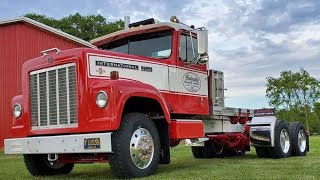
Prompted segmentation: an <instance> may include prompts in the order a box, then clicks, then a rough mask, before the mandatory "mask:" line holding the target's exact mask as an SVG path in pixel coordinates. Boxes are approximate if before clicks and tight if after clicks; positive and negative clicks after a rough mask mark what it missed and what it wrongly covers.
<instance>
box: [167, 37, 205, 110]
mask: <svg viewBox="0 0 320 180" xmlns="http://www.w3.org/2000/svg"><path fill="white" fill-rule="evenodd" d="M197 47H198V44H197V39H196V37H192V38H191V36H190V34H189V33H183V32H181V33H180V37H179V49H178V57H177V62H176V65H177V66H176V72H175V74H176V81H175V82H176V84H174V85H173V84H171V81H170V84H171V86H172V87H175V89H176V93H175V99H176V101H175V103H174V108H173V109H174V113H177V114H202V115H206V114H208V79H207V77H208V76H207V69H206V65H200V64H196V63H195V62H194V58H195V57H197V56H198V54H197V52H198V50H197ZM171 71H172V70H169V72H171ZM173 82H174V81H173Z"/></svg>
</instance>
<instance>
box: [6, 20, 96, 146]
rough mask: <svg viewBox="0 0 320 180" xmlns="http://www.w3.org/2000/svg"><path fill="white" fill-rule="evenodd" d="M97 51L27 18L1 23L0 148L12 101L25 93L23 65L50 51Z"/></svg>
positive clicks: (87, 43) (9, 116) (9, 122)
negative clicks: (54, 49) (23, 87)
mask: <svg viewBox="0 0 320 180" xmlns="http://www.w3.org/2000/svg"><path fill="white" fill-rule="evenodd" d="M54 47H56V48H59V49H60V50H66V49H71V48H77V47H91V48H95V46H93V45H92V44H90V43H89V42H87V41H83V40H81V39H79V38H76V37H74V36H72V35H70V34H67V33H64V32H62V31H60V30H57V29H54V28H52V27H49V26H47V25H44V24H42V23H39V22H37V21H34V20H31V19H29V18H26V17H20V18H17V19H12V20H7V21H1V22H0V148H1V147H3V140H4V139H5V138H6V137H8V135H9V134H8V133H9V128H10V127H11V123H12V122H11V114H12V107H11V99H12V97H14V96H16V95H19V94H21V68H22V64H23V63H24V62H25V61H27V60H29V59H32V58H35V57H38V56H40V52H41V51H43V50H46V49H50V48H54Z"/></svg>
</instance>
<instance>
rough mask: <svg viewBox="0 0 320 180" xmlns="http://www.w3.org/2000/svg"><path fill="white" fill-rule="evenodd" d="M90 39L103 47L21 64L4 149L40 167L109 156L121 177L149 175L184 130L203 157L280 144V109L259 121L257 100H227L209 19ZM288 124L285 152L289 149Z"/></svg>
mask: <svg viewBox="0 0 320 180" xmlns="http://www.w3.org/2000/svg"><path fill="white" fill-rule="evenodd" d="M91 43H92V44H94V45H95V46H96V47H97V48H96V49H89V48H77V49H71V50H66V51H60V50H59V49H57V48H53V49H49V50H45V51H43V52H41V55H42V56H40V57H38V58H35V59H32V60H29V61H27V62H26V63H25V64H24V65H23V72H22V73H23V74H22V77H23V81H22V95H19V96H16V97H14V98H13V100H12V107H13V117H12V128H11V138H10V139H6V140H5V153H6V154H23V155H24V159H25V162H26V167H27V169H28V170H29V172H30V173H31V174H32V175H35V176H38V175H55V174H66V173H70V172H71V170H72V168H73V165H74V163H88V162H89V163H92V162H109V163H110V167H111V169H112V172H114V173H115V174H116V175H117V176H118V177H124V178H132V177H142V176H147V175H150V174H153V173H154V172H155V171H156V169H157V167H158V164H159V163H161V164H169V163H170V147H174V146H176V145H178V144H179V142H180V141H181V140H185V139H186V140H187V141H186V142H187V144H188V145H190V146H192V153H193V155H194V157H195V158H212V157H222V156H225V155H226V154H229V155H230V154H233V155H234V154H235V155H239V154H244V153H245V151H247V150H249V149H250V144H249V142H250V139H252V140H254V141H253V142H254V143H255V144H256V146H258V147H260V148H265V147H266V148H270V147H274V146H276V145H277V143H278V141H276V140H275V139H277V138H274V134H275V132H274V127H275V126H276V120H275V118H261V117H260V118H259V122H264V123H260V124H259V123H252V122H256V121H255V119H254V111H253V110H252V109H244V108H230V107H224V85H223V84H224V83H223V72H220V71H215V70H209V69H208V58H209V57H208V32H207V30H206V29H205V28H194V26H187V25H184V24H182V23H179V20H178V19H177V18H176V17H172V18H171V22H162V23H161V22H160V23H159V22H157V21H156V20H154V19H148V20H144V21H141V22H137V23H133V24H130V25H129V26H128V28H126V29H124V30H121V31H118V32H114V33H111V34H108V35H105V36H102V37H99V38H97V39H94V40H92V41H91ZM248 122H251V126H255V127H254V128H253V129H254V130H255V131H254V133H253V134H254V135H255V136H254V137H250V135H249V134H250V127H249V126H248V125H249V124H248ZM281 125H282V124H281ZM262 126H263V127H262ZM282 126H284V127H283V128H284V129H285V128H287V129H288V127H286V126H285V125H282ZM261 127H262V129H263V131H262V130H261ZM259 128H260V129H259ZM268 128H269V129H268ZM261 132H263V133H261ZM288 132H289V130H287V131H286V132H285V131H284V132H283V133H284V134H283V136H284V137H286V138H284V140H283V143H284V147H283V151H282V154H280V155H279V157H287V156H288V155H289V154H290V153H291V148H290V147H291V146H290V141H291V140H290V139H288V138H289V133H288ZM279 143H280V142H279ZM288 143H289V144H288ZM264 150H265V149H263V151H264ZM261 151H262V150H261ZM268 151H269V149H268ZM303 152H304V151H303Z"/></svg>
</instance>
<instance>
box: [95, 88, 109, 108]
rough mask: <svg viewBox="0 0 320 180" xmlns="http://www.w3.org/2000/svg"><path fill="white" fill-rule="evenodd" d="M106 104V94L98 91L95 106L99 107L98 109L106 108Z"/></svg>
mask: <svg viewBox="0 0 320 180" xmlns="http://www.w3.org/2000/svg"><path fill="white" fill-rule="evenodd" d="M107 103H108V95H107V93H106V92H104V91H99V92H98V94H97V97H96V104H97V105H98V106H99V107H100V108H104V107H106V105H107Z"/></svg>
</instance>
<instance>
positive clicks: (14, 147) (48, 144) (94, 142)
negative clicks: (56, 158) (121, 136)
mask: <svg viewBox="0 0 320 180" xmlns="http://www.w3.org/2000/svg"><path fill="white" fill-rule="evenodd" d="M4 152H5V154H66V153H68V154H69V153H111V152H112V145H111V133H92V134H77V135H62V136H41V137H28V138H16V139H5V140H4Z"/></svg>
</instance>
